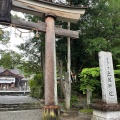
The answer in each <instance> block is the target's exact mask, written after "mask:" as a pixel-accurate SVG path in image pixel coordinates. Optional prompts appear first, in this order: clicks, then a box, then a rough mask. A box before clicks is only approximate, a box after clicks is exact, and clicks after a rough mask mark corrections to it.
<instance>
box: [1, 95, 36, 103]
mask: <svg viewBox="0 0 120 120" xmlns="http://www.w3.org/2000/svg"><path fill="white" fill-rule="evenodd" d="M33 102H38V100H36V99H34V98H31V97H29V96H0V104H17V103H33Z"/></svg>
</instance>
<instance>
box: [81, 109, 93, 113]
mask: <svg viewBox="0 0 120 120" xmlns="http://www.w3.org/2000/svg"><path fill="white" fill-rule="evenodd" d="M80 112H81V113H88V114H92V113H93V109H89V108H88V109H81V110H80Z"/></svg>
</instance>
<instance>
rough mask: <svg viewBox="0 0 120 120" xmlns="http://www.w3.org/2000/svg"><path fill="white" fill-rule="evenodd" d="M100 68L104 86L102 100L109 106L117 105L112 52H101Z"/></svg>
mask: <svg viewBox="0 0 120 120" xmlns="http://www.w3.org/2000/svg"><path fill="white" fill-rule="evenodd" d="M99 66H100V77H101V85H102V100H103V101H104V102H105V103H107V104H109V103H117V94H116V85H115V78H114V71H113V61H112V54H111V53H110V52H103V51H101V52H99Z"/></svg>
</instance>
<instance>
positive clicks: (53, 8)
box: [12, 0, 86, 23]
mask: <svg viewBox="0 0 120 120" xmlns="http://www.w3.org/2000/svg"><path fill="white" fill-rule="evenodd" d="M12 9H13V10H15V11H19V12H23V13H27V14H32V15H36V16H40V17H43V16H44V14H45V13H52V14H54V15H56V16H57V20H60V21H65V22H71V23H76V22H77V21H78V20H79V19H80V16H81V15H82V14H84V12H85V9H86V8H85V7H74V6H66V5H62V4H55V3H51V2H47V1H44V0H12Z"/></svg>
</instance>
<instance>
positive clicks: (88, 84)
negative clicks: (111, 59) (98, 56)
mask: <svg viewBox="0 0 120 120" xmlns="http://www.w3.org/2000/svg"><path fill="white" fill-rule="evenodd" d="M79 77H80V82H81V84H80V90H82V91H83V93H86V90H87V89H88V88H89V90H91V91H94V90H95V86H100V69H99V67H97V68H84V69H83V70H82V71H81V73H80V74H79Z"/></svg>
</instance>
